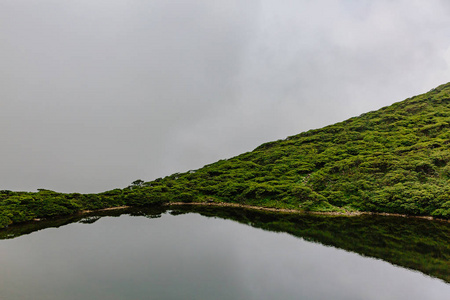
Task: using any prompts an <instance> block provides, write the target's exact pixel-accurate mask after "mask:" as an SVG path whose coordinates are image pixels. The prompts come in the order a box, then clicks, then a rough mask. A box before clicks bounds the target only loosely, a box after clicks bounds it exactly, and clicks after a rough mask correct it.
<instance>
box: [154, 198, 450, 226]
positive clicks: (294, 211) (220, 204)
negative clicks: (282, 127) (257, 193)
mask: <svg viewBox="0 0 450 300" xmlns="http://www.w3.org/2000/svg"><path fill="white" fill-rule="evenodd" d="M183 205H193V206H194V205H197V206H218V207H236V208H245V209H252V210H262V211H270V212H282V213H290V214H305V215H308V214H309V215H325V216H345V217H357V216H362V215H369V216H370V215H372V216H385V217H401V218H416V219H425V220H430V221H440V222H446V223H450V220H446V219H439V218H434V217H432V216H413V215H405V214H396V213H377V212H367V211H345V212H339V211H329V212H328V211H325V212H321V211H305V210H297V209H286V208H273V207H264V206H253V205H247V204H238V203H227V202H210V203H207V202H191V203H185V202H169V203H164V204H163V206H183Z"/></svg>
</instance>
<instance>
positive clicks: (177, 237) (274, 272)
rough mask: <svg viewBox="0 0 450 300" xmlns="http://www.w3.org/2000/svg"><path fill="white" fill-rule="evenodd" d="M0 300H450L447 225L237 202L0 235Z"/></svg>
mask: <svg viewBox="0 0 450 300" xmlns="http://www.w3.org/2000/svg"><path fill="white" fill-rule="evenodd" d="M0 238H1V239H2V240H0V266H1V268H0V299H2V300H9V299H33V300H37V299H46V300H50V299H58V300H60V299H258V300H259V299H337V300H338V299H345V300H350V299H383V300H387V299H408V300H414V299H420V300H423V299H427V300H430V299H449V296H450V284H449V282H450V246H449V240H450V239H449V238H450V224H449V223H446V222H439V221H429V220H419V219H410V218H392V217H374V216H361V217H325V216H313V215H298V214H275V213H267V212H261V211H251V210H243V209H237V208H217V207H215V208H212V207H177V208H171V209H167V208H151V209H140V210H128V211H127V210H124V211H110V212H102V213H98V214H91V215H85V216H76V217H70V218H67V219H58V220H50V221H41V222H36V223H29V224H24V225H21V226H12V227H11V228H8V229H7V230H1V231H0Z"/></svg>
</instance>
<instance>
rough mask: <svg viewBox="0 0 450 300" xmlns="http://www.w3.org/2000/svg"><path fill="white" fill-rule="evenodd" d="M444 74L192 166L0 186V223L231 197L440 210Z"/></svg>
mask: <svg viewBox="0 0 450 300" xmlns="http://www.w3.org/2000/svg"><path fill="white" fill-rule="evenodd" d="M449 128H450V83H447V84H444V85H441V86H439V87H437V88H435V89H433V90H431V91H430V92H428V93H425V94H422V95H419V96H416V97H412V98H409V99H406V100H404V101H402V102H398V103H395V104H393V105H391V106H389V107H384V108H382V109H380V110H378V111H374V112H369V113H366V114H363V115H361V116H359V117H355V118H351V119H348V120H346V121H344V122H340V123H337V124H334V125H330V126H326V127H324V128H321V129H316V130H310V131H308V132H303V133H301V134H298V135H295V136H291V137H288V138H286V139H285V140H279V141H275V142H270V143H266V144H263V145H261V146H259V147H258V148H256V149H255V150H254V151H252V152H248V153H244V154H242V155H239V156H236V157H234V158H231V159H227V160H221V161H218V162H216V163H213V164H210V165H207V166H205V167H203V168H201V169H198V170H195V171H189V172H186V173H176V174H173V175H170V176H167V177H165V178H160V179H156V180H154V181H151V182H143V181H142V180H136V181H134V182H133V183H132V185H131V186H129V187H127V188H125V189H115V190H112V191H108V192H104V193H100V194H88V195H82V194H60V193H55V192H52V191H46V190H41V191H39V192H37V193H25V192H11V191H1V192H0V227H3V226H6V225H8V224H10V223H16V222H23V221H28V220H32V219H34V218H45V217H51V216H55V215H68V214H73V213H75V212H77V211H80V210H83V209H98V208H104V207H112V206H121V205H131V206H146V205H151V204H160V203H166V202H231V203H241V204H248V205H256V206H264V207H276V208H289V209H298V210H308V211H370V212H387V213H400V214H408V215H430V216H434V217H439V218H447V219H448V218H449V217H450V185H449V184H448V183H449V180H450V164H449V161H450V152H449V147H450V146H449V143H450V131H449Z"/></svg>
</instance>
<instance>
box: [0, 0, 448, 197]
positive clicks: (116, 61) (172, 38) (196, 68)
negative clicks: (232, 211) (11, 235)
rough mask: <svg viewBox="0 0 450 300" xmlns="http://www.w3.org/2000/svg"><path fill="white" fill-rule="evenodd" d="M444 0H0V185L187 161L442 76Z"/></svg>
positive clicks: (99, 183) (62, 187) (217, 155)
mask: <svg viewBox="0 0 450 300" xmlns="http://www.w3.org/2000/svg"><path fill="white" fill-rule="evenodd" d="M449 16H450V2H449V1H447V0H441V1H438V0H427V1H425V0H422V1H418V0H405V1H395V0H376V1H375V0H374V1H364V0H347V1H345V0H341V1H339V0H329V1H307V0H304V1H302V0H292V1H291V0H283V1H269V0H267V1H256V0H255V1H253V0H245V1H242V0H240V1H235V0H227V1H225V0H224V1H210V0H190V1H187V0H184V1H175V0H174V1H167V0H161V1H160V0H153V1H151V0H66V1H60V0H39V1H34V0H1V1H0V82H1V89H0V130H1V131H0V132H1V143H0V149H1V156H0V189H10V190H26V191H35V190H36V189H37V188H47V189H52V190H56V191H60V192H75V191H76V192H101V191H105V190H109V189H113V188H116V187H120V188H123V187H126V186H127V185H129V184H130V183H131V182H132V181H133V180H135V179H138V178H140V179H143V180H146V181H147V180H152V179H155V178H158V177H164V176H166V175H170V174H172V173H175V172H183V171H187V170H190V169H198V168H200V167H202V166H204V165H205V164H209V163H212V162H214V161H217V160H219V159H224V158H229V157H232V156H235V155H238V154H240V153H243V152H247V151H251V150H253V149H254V148H255V147H257V146H258V145H260V144H261V143H264V142H268V141H272V140H277V139H283V138H285V137H287V136H290V135H294V134H297V133H300V132H302V131H306V130H309V129H313V128H319V127H322V126H325V125H328V124H332V123H335V122H338V121H342V120H345V119H347V118H350V117H352V116H357V115H359V114H361V113H364V112H367V111H371V110H376V109H378V108H381V107H383V106H386V105H390V104H392V103H394V102H397V101H400V100H403V99H405V98H408V97H410V96H413V95H417V94H420V93H423V92H427V91H429V90H430V89H432V88H434V87H436V86H437V85H439V84H442V83H446V82H448V81H450V17H449Z"/></svg>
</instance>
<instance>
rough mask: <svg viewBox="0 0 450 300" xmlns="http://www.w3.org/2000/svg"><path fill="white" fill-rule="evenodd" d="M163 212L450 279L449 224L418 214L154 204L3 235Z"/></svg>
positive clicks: (31, 226)
mask: <svg viewBox="0 0 450 300" xmlns="http://www.w3.org/2000/svg"><path fill="white" fill-rule="evenodd" d="M164 213H170V214H172V215H179V214H186V213H198V214H200V215H203V216H207V217H217V218H223V219H229V220H233V221H236V222H239V223H242V224H247V225H250V226H253V227H255V228H260V229H263V230H268V231H273V232H285V233H289V234H291V235H293V236H296V237H299V238H302V239H304V240H307V241H310V242H314V243H320V244H323V245H326V246H333V247H336V248H340V249H343V250H346V251H351V252H355V253H358V254H360V255H363V256H369V257H374V258H378V259H382V260H384V261H387V262H389V263H392V264H395V265H398V266H401V267H404V268H408V269H412V270H417V271H420V272H423V273H424V274H427V275H429V276H432V277H436V278H440V279H442V280H444V281H445V282H447V283H450V243H449V241H450V224H449V223H447V222H440V221H430V220H422V219H415V218H399V217H381V216H358V217H345V216H321V215H303V214H286V213H273V212H264V211H256V210H247V209H242V208H230V207H213V206H204V207H201V206H180V207H176V208H175V209H173V208H170V209H169V208H167V207H152V208H145V209H128V210H116V211H114V210H113V211H104V212H97V213H92V214H88V215H80V216H73V217H70V218H64V219H54V220H43V221H40V222H33V223H27V224H22V225H16V226H11V227H10V228H7V229H3V230H0V239H8V238H15V237H19V236H22V235H26V234H30V233H32V232H34V231H37V230H42V229H45V228H50V227H60V226H64V225H66V224H70V223H74V222H79V223H84V224H92V223H94V222H96V221H97V220H99V219H100V218H101V217H104V216H109V217H114V216H120V215H122V214H128V215H132V216H144V217H147V218H159V217H161V215H162V214H164Z"/></svg>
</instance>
